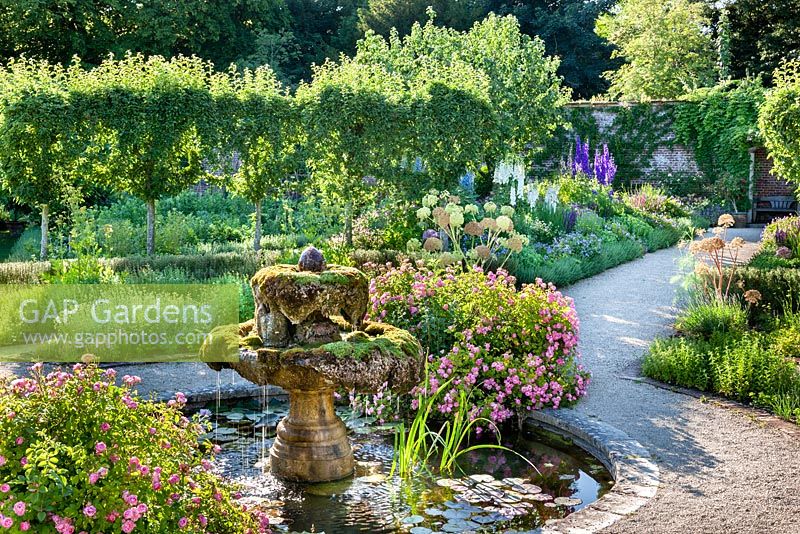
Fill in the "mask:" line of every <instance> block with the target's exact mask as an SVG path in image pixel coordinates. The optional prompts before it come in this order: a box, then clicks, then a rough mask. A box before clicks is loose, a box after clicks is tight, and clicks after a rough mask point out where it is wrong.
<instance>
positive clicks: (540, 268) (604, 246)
mask: <svg viewBox="0 0 800 534" xmlns="http://www.w3.org/2000/svg"><path fill="white" fill-rule="evenodd" d="M642 254H644V249H643V248H642V245H641V244H640V243H638V242H636V241H631V240H629V239H622V240H620V241H613V242H606V241H604V242H602V243H601V244H600V252H599V253H598V254H595V255H594V256H592V257H590V258H580V259H579V258H577V257H575V256H563V257H560V258H558V259H556V260H554V261H549V262H544V263H535V262H531V263H518V264H516V265H512V267H513V270H512V271H511V272H512V273H513V274H514V276H516V277H517V279H518V280H519V281H520V283H523V284H526V283H530V282H533V281H534V280H536V279H537V278H541V279H542V280H544V281H545V282H552V283H553V284H555V285H556V286H559V287H564V286H567V285H570V284H574V283H575V282H577V281H578V280H582V279H584V278H588V277H589V276H594V275H596V274H598V273H601V272H603V271H605V270H607V269H610V268H612V267H616V266H617V265H621V264H623V263H627V262H629V261H631V260H634V259H636V258H640V257H641V256H642Z"/></svg>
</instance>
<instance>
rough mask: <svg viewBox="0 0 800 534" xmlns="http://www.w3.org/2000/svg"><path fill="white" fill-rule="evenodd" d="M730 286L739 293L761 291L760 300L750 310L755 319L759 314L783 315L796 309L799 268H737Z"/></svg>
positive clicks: (799, 281) (798, 295) (799, 294)
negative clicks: (750, 290) (752, 290)
mask: <svg viewBox="0 0 800 534" xmlns="http://www.w3.org/2000/svg"><path fill="white" fill-rule="evenodd" d="M732 287H733V288H735V291H736V292H737V293H741V294H743V293H744V291H747V290H749V289H755V290H757V291H758V292H759V293H761V301H760V302H759V304H758V306H755V307H754V308H752V312H751V314H752V315H753V316H754V317H755V318H756V319H759V316H772V315H774V316H779V315H785V314H787V313H791V312H796V311H798V304H800V269H787V268H777V269H769V270H764V269H758V268H754V267H745V268H739V269H736V273H735V275H734V282H733V284H732Z"/></svg>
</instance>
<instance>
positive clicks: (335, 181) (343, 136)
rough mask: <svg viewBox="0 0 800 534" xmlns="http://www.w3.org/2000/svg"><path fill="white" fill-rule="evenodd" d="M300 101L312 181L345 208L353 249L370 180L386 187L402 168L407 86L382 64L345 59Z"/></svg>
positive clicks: (325, 70) (323, 69)
mask: <svg viewBox="0 0 800 534" xmlns="http://www.w3.org/2000/svg"><path fill="white" fill-rule="evenodd" d="M297 100H298V104H299V105H300V112H301V117H302V123H303V129H304V132H305V137H306V138H305V143H304V146H305V150H306V153H307V164H308V167H309V169H310V170H311V172H312V178H313V180H312V182H313V184H314V187H316V188H317V189H318V190H319V191H320V192H321V193H322V194H323V195H325V196H326V197H328V198H331V199H335V200H337V201H340V202H341V203H342V204H343V205H344V223H345V224H344V226H345V236H346V239H347V244H348V245H352V243H353V216H354V211H355V210H356V209H358V208H359V207H360V206H359V204H358V203H363V202H365V201H366V200H367V199H368V198H369V189H368V185H367V181H368V177H372V178H374V179H375V180H376V181H378V182H379V183H383V184H386V182H387V181H389V180H390V179H391V177H392V176H393V174H394V173H395V172H396V170H397V169H398V168H399V163H400V158H401V156H402V147H403V144H404V139H406V138H407V135H408V133H407V132H408V124H409V121H408V112H407V106H406V102H405V100H406V92H405V91H404V87H403V81H402V79H401V78H400V77H399V76H398V75H396V74H392V73H390V72H388V71H387V70H386V69H385V68H383V66H381V65H376V64H363V63H358V62H355V61H353V60H351V59H349V58H346V57H342V59H341V60H340V61H339V62H337V63H335V62H331V61H328V62H326V63H325V64H323V65H321V66H318V67H315V68H314V78H313V81H312V82H311V83H303V84H301V85H300V87H299V88H298V90H297Z"/></svg>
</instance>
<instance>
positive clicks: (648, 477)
mask: <svg viewBox="0 0 800 534" xmlns="http://www.w3.org/2000/svg"><path fill="white" fill-rule="evenodd" d="M525 426H526V428H528V429H537V428H540V429H544V430H547V431H550V432H555V433H557V434H560V435H562V436H564V437H566V438H569V439H571V440H572V441H573V442H574V443H575V444H576V445H578V446H579V447H581V448H583V449H584V450H586V451H587V452H589V453H590V454H592V455H593V456H595V457H596V458H597V459H598V460H600V461H601V462H602V463H603V464H604V465H605V466H606V468H607V469H608V471H609V472H610V473H611V476H612V477H613V478H614V487H613V488H612V489H611V491H609V492H608V493H606V494H605V495H604V496H603V497H601V498H600V499H598V500H597V501H595V502H593V503H591V504H589V505H587V506H586V507H585V508H582V509H581V510H578V511H577V512H574V513H572V514H570V515H568V516H567V517H565V518H563V519H554V520H550V521H548V522H547V524H546V525H545V526H544V527H542V530H541V532H542V534H568V533H569V534H577V533H589V532H598V531H599V530H602V529H604V528H607V527H609V526H611V525H613V524H614V523H616V522H617V521H619V520H620V519H622V518H623V517H625V516H626V515H629V514H632V513H633V512H635V511H636V510H638V509H639V508H641V507H642V506H644V505H645V504H646V503H647V501H648V500H650V499H651V498H652V497H654V496H655V494H656V491H657V490H658V485H659V469H658V465H656V463H655V461H654V460H653V458H652V457H651V455H650V453H649V452H648V450H647V449H646V448H644V447H643V446H642V445H641V444H640V443H639V442H638V441H636V440H634V439H632V438H630V437H629V436H628V435H627V434H626V433H625V432H623V431H621V430H619V429H617V428H614V427H613V426H611V425H608V424H606V423H603V422H602V421H599V420H597V419H593V418H590V417H587V416H585V415H583V414H581V413H579V412H576V411H574V410H570V409H561V410H552V409H547V410H541V411H536V412H532V413H530V414H529V415H528V417H527V418H526V420H525Z"/></svg>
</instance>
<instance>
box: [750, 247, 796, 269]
mask: <svg viewBox="0 0 800 534" xmlns="http://www.w3.org/2000/svg"><path fill="white" fill-rule="evenodd" d="M747 266H748V267H752V268H754V269H762V270H769V269H781V268H789V269H800V257H793V258H789V259H786V258H781V257H779V256H776V255H775V251H774V250H762V251H761V252H759V253H758V254H756V255H755V256H753V258H752V259H751V260H750V263H748V264H747Z"/></svg>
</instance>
